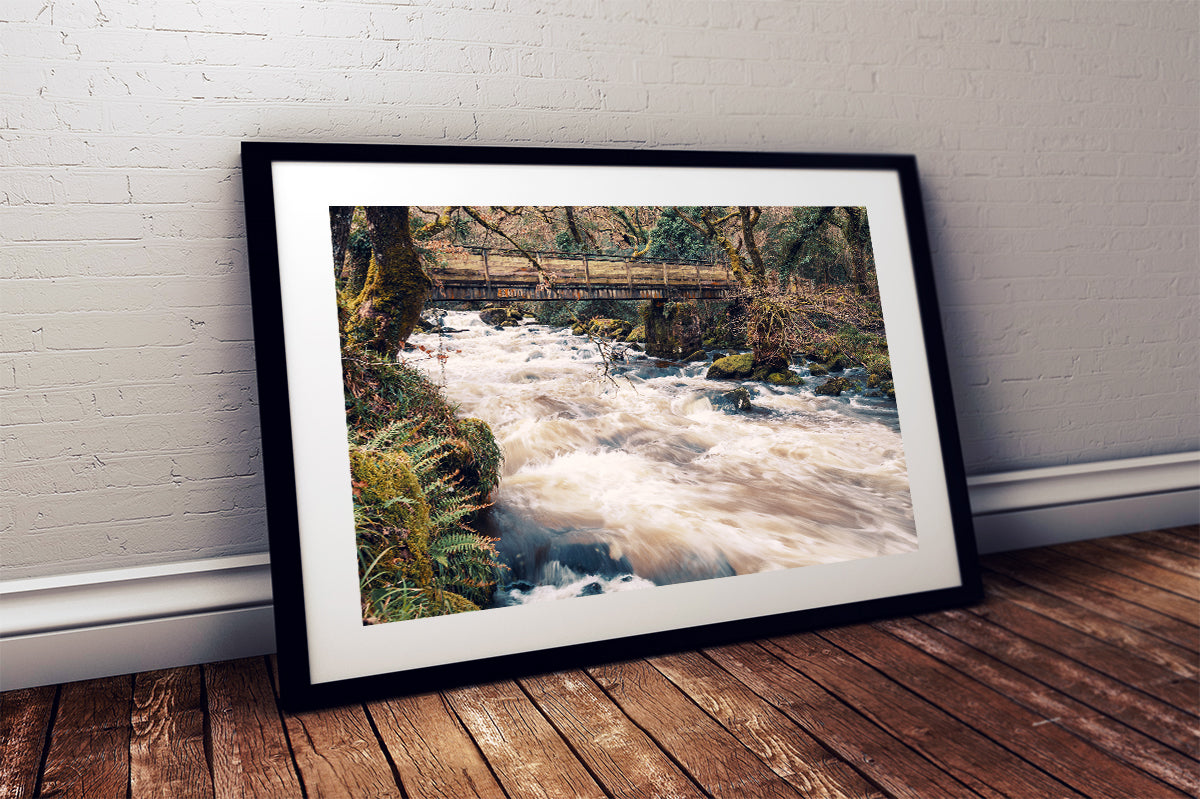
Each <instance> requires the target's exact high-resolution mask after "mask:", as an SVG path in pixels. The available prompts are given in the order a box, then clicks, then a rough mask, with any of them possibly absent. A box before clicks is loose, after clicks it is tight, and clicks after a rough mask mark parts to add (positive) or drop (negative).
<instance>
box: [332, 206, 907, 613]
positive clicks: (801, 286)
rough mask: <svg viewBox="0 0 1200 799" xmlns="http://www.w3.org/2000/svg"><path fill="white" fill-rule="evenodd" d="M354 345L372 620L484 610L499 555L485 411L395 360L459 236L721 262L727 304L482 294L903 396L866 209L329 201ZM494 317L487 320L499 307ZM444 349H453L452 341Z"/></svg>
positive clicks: (344, 321)
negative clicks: (489, 531) (487, 513)
mask: <svg viewBox="0 0 1200 799" xmlns="http://www.w3.org/2000/svg"><path fill="white" fill-rule="evenodd" d="M330 218H331V230H332V245H333V259H334V266H335V276H336V281H337V288H338V310H339V322H340V325H341V333H342V345H343V372H344V380H345V390H346V400H347V422H348V428H349V439H350V448H351V467H352V477H353V485H354V496H355V514H356V520H355V521H356V530H357V537H358V546H359V560H360V577H361V580H362V590H363V613H364V620H365V621H366V622H368V623H371V622H376V621H391V620H396V619H403V618H413V617H419V616H425V615H439V614H443V613H450V612H458V611H462V610H472V609H476V608H479V607H486V606H487V604H488V603H489V602H490V600H491V594H492V592H493V591H494V590H495V588H496V586H497V584H499V583H501V582H503V566H502V565H500V564H499V563H498V562H497V560H496V552H495V548H494V544H495V541H494V540H491V539H488V538H486V537H483V536H480V535H478V534H477V533H475V532H474V530H473V520H474V518H475V515H476V514H477V513H479V512H480V511H482V510H483V509H484V508H486V507H487V505H488V502H489V496H490V494H491V492H492V490H493V489H494V488H495V487H496V485H497V482H498V479H499V477H498V476H499V464H500V458H501V454H500V451H499V448H498V447H497V445H496V442H495V439H494V437H493V436H492V432H491V430H490V429H489V428H488V426H487V425H486V424H485V423H484V422H482V421H480V420H477V419H457V418H456V417H455V414H454V411H453V409H452V408H451V407H450V406H449V404H448V403H447V402H446V400H445V398H444V396H443V395H442V394H441V392H440V390H439V389H438V388H437V386H435V385H433V384H432V383H430V382H429V381H428V380H427V379H426V378H424V377H423V376H422V375H421V373H420V372H418V371H417V370H415V369H413V368H412V367H411V366H408V365H406V364H405V363H404V362H403V360H402V359H398V355H399V354H400V352H401V351H402V350H403V349H404V348H405V347H406V342H407V340H408V337H409V336H410V335H411V334H412V332H413V331H414V330H415V329H417V327H418V326H419V325H424V326H428V323H427V322H424V321H423V320H422V318H421V315H422V311H423V310H424V309H425V306H426V302H427V299H428V297H429V294H430V291H431V289H432V288H433V286H434V283H433V279H432V278H431V277H430V272H431V271H432V270H431V269H430V267H433V266H435V265H436V264H437V261H438V258H439V257H441V256H442V255H443V254H445V253H447V252H449V251H451V250H453V249H454V248H461V247H466V246H481V247H491V248H503V249H508V250H511V251H514V252H516V253H519V254H520V255H522V256H523V257H524V258H526V259H527V260H528V261H529V263H530V266H531V268H533V269H534V270H536V272H537V274H538V278H539V283H540V284H542V285H543V286H548V287H552V286H553V282H554V275H553V274H551V273H549V272H547V271H546V270H544V269H543V267H542V265H541V263H540V261H539V259H538V258H537V256H536V253H538V252H546V251H558V252H567V253H588V254H602V255H618V256H623V257H625V258H628V259H630V260H637V259H641V258H655V259H679V260H702V261H715V262H718V263H722V264H724V265H725V266H727V267H728V269H729V272H730V274H731V275H732V276H733V278H734V280H735V281H736V284H737V288H736V291H735V293H734V296H732V297H730V298H729V299H728V300H722V301H685V302H669V301H665V300H646V301H633V300H581V301H562V302H560V301H543V302H522V303H515V304H511V305H509V306H506V307H505V308H485V309H483V311H482V313H481V315H482V316H484V318H485V319H488V320H489V321H492V322H493V323H503V322H505V321H511V320H512V319H514V318H520V317H522V316H524V315H525V314H526V313H530V314H533V315H534V316H536V317H537V318H538V320H539V321H542V322H546V323H550V324H559V325H572V326H574V328H575V329H576V330H577V332H580V333H583V334H587V335H589V336H591V337H593V338H595V339H600V340H607V341H610V342H611V341H614V340H616V341H622V342H623V343H625V344H628V345H630V346H632V347H634V348H635V349H644V352H645V354H646V356H649V357H651V358H656V359H666V360H676V361H678V360H704V359H707V358H708V357H709V356H708V354H707V353H711V352H712V350H714V349H731V350H733V351H734V352H732V353H730V354H728V355H725V356H724V357H719V358H717V359H716V360H715V361H714V362H713V364H712V366H711V367H710V368H709V372H708V376H709V377H711V378H714V379H724V380H761V381H767V382H770V383H773V384H777V385H798V384H800V383H802V382H803V381H802V379H801V378H800V377H799V376H798V375H797V374H796V373H795V372H793V371H791V370H790V369H789V366H790V365H791V364H792V363H794V362H796V361H797V360H798V359H800V358H805V359H807V360H808V361H809V369H810V373H811V374H813V375H824V374H827V373H829V372H843V371H844V370H845V369H846V368H849V367H854V366H862V367H865V370H866V373H867V380H866V384H865V386H864V385H862V384H859V383H857V382H856V381H854V380H850V379H848V378H847V377H844V376H840V377H834V378H830V379H828V380H826V381H824V382H823V383H822V385H821V386H819V387H818V388H817V392H818V393H821V394H830V395H837V394H840V393H842V392H847V391H849V392H856V391H857V392H862V391H866V392H867V393H869V394H871V395H874V396H891V397H894V390H893V389H892V385H891V366H890V361H889V360H888V354H887V342H886V338H885V335H884V328H883V317H882V312H881V309H880V305H879V293H878V286H877V282H876V275H875V261H874V257H873V254H872V250H871V244H870V229H869V225H868V220H867V214H866V210H865V209H864V208H857V207H844V206H836V207H758V206H727V207H715V206H700V207H695V206H689V207H646V206H553V207H547V206H517V207H501V206H448V207H442V208H422V207H419V206H386V207H385V206H368V207H352V206H335V207H332V208H331V209H330ZM489 314H490V317H489ZM441 357H445V356H444V355H442V356H441Z"/></svg>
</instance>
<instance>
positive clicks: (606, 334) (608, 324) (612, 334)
mask: <svg viewBox="0 0 1200 799" xmlns="http://www.w3.org/2000/svg"><path fill="white" fill-rule="evenodd" d="M587 329H588V332H589V333H591V334H592V335H593V336H601V337H603V338H615V339H624V338H625V337H626V336H628V335H629V334H630V333H632V332H633V325H632V324H630V323H629V322H626V321H625V320H624V319H593V320H592V321H591V322H589V323H588V325H587Z"/></svg>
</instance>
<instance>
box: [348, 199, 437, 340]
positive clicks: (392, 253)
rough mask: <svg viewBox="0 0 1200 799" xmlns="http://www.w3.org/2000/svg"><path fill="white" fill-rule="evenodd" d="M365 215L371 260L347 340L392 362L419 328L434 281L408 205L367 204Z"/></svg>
mask: <svg viewBox="0 0 1200 799" xmlns="http://www.w3.org/2000/svg"><path fill="white" fill-rule="evenodd" d="M366 217H367V235H368V236H370V238H371V249H372V250H373V257H372V259H371V266H370V268H369V270H368V271H367V281H366V284H365V285H364V286H363V289H362V291H360V292H359V293H358V296H357V297H355V298H354V300H352V301H351V303H350V306H349V308H348V309H347V310H348V312H349V313H348V314H347V320H346V329H345V334H346V341H347V343H349V344H355V343H357V344H359V345H361V346H363V347H365V348H367V349H369V350H373V351H374V352H377V353H379V354H380V355H383V356H385V357H387V358H394V357H395V356H396V353H397V352H398V351H399V349H400V347H401V346H402V345H403V344H404V342H405V341H406V340H407V339H408V336H409V334H410V333H412V331H413V328H415V327H416V325H417V320H418V319H419V318H420V316H421V309H422V307H424V305H425V298H426V297H428V296H429V291H430V289H431V288H432V287H433V282H432V281H431V280H430V279H429V277H428V276H427V275H426V274H425V270H424V269H422V268H421V256H420V254H419V253H418V252H417V248H416V245H415V244H414V242H413V237H412V231H411V230H410V229H409V210H408V206H406V205H400V206H369V207H367V208H366Z"/></svg>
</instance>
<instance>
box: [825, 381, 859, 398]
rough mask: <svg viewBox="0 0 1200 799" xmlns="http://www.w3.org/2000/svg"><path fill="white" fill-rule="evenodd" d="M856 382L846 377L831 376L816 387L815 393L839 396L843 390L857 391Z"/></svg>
mask: <svg viewBox="0 0 1200 799" xmlns="http://www.w3.org/2000/svg"><path fill="white" fill-rule="evenodd" d="M859 389H860V387H859V385H858V383H856V382H854V381H853V380H851V379H849V378H847V377H832V378H830V379H829V380H826V381H825V382H824V383H823V384H821V385H820V386H818V387H817V393H818V394H820V395H822V396H825V397H839V396H841V394H842V392H843V391H858V390H859Z"/></svg>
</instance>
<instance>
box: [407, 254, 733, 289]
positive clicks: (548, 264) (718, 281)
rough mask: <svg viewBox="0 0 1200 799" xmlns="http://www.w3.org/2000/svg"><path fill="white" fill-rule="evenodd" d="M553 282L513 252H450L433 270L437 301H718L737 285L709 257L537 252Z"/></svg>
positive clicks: (727, 273) (724, 270)
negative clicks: (687, 258)
mask: <svg viewBox="0 0 1200 799" xmlns="http://www.w3.org/2000/svg"><path fill="white" fill-rule="evenodd" d="M534 255H535V256H536V257H537V259H538V263H539V264H540V265H541V267H542V272H543V273H544V274H546V275H547V276H548V277H549V279H550V285H549V286H546V285H545V284H544V282H542V281H539V279H538V278H539V272H538V270H537V269H536V268H534V266H533V264H531V263H529V260H528V259H527V258H525V257H524V256H523V255H521V254H520V253H517V252H514V251H512V250H487V249H475V248H472V249H469V250H460V251H456V252H451V253H446V254H444V255H443V256H441V258H440V261H441V263H440V264H439V265H438V266H437V267H436V268H434V269H432V270H430V272H431V277H433V279H434V282H435V284H436V287H435V289H434V292H433V295H432V297H431V299H438V300H501V299H538V300H554V299H558V300H575V299H600V298H604V299H614V300H618V299H636V300H642V299H720V298H721V297H725V296H728V294H729V293H730V291H731V290H732V289H734V288H735V286H736V283H735V281H734V280H733V279H732V277H731V276H730V274H729V271H728V270H727V269H726V268H725V267H724V266H722V265H719V264H714V263H712V262H709V261H660V260H654V259H639V260H636V261H629V260H627V259H625V258H622V257H620V256H605V255H574V254H569V253H561V252H539V253H534Z"/></svg>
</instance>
